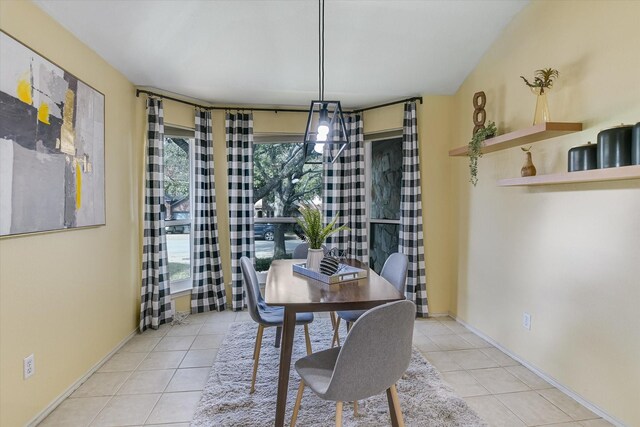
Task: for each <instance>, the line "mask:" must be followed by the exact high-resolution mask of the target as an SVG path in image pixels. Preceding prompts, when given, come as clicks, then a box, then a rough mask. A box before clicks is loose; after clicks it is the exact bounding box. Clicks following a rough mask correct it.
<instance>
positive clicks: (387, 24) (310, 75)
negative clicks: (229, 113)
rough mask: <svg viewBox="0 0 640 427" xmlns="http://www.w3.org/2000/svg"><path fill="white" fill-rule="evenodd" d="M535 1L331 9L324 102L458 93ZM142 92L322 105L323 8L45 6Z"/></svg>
mask: <svg viewBox="0 0 640 427" xmlns="http://www.w3.org/2000/svg"><path fill="white" fill-rule="evenodd" d="M527 1H528V0H457V1H456V0H431V1H418V0H414V1H405V0H397V1H393V0H387V1H365V0H361V1H355V0H354V1H344V0H326V8H325V9H326V12H325V40H326V41H325V99H339V100H341V101H342V103H343V106H344V107H345V108H353V107H364V106H368V105H372V104H377V103H383V102H388V101H393V100H396V99H400V98H405V97H409V96H414V95H420V94H425V93H428V94H452V93H455V91H456V90H457V89H458V87H459V86H460V85H461V84H462V82H463V81H464V79H465V78H466V76H467V75H468V74H469V72H470V71H471V70H472V69H473V68H474V67H475V65H476V64H477V62H478V61H479V59H480V57H481V56H482V55H483V53H484V52H485V51H486V50H487V48H488V47H489V46H490V45H491V43H492V42H493V41H494V40H495V39H496V37H497V36H498V35H499V34H500V32H501V31H502V30H503V28H504V27H505V26H506V25H507V23H508V22H509V21H510V20H511V19H512V18H513V16H514V15H515V14H516V13H518V12H519V11H520V10H521V9H522V8H523V7H524V6H525V5H526V4H527ZM35 2H36V4H38V6H40V7H41V8H42V9H43V10H44V11H45V12H47V13H48V14H49V15H51V16H52V17H53V18H54V19H55V20H57V21H58V22H60V23H61V24H62V25H63V26H64V27H66V28H67V29H68V30H69V31H71V32H72V33H73V34H75V35H76V37H78V38H79V39H80V40H82V41H83V42H84V43H86V44H87V45H89V46H90V47H91V48H92V49H93V50H95V51H96V52H97V53H98V54H99V55H100V56H102V57H103V58H104V59H105V60H106V61H107V62H109V63H110V64H112V65H113V66H114V67H115V68H117V69H118V70H119V71H121V72H122V73H123V74H124V75H125V76H126V77H127V78H128V79H129V80H130V81H131V82H133V83H134V84H135V85H138V86H151V87H155V88H160V89H163V90H166V91H170V92H174V93H177V94H182V95H186V96H189V97H193V98H197V99H201V100H205V101H208V102H211V103H216V104H265V105H300V106H307V105H308V104H309V102H310V101H311V100H312V99H317V97H318V2H317V1H315V0H297V1H296V0H290V1H283V0H279V1H276V0H272V1H268V0H265V1H257V0H256V1H240V0H236V1H222V0H219V1H194V0H182V1H173V0H164V1H151V0H135V1H132V0H130V1H113V0H85V1H77V0H56V1H53V0H36V1H35Z"/></svg>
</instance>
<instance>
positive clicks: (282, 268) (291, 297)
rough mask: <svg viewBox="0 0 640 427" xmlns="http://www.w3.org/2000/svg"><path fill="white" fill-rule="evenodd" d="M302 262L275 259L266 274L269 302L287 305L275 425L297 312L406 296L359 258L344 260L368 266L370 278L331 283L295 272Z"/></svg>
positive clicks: (280, 421) (361, 306) (281, 410)
mask: <svg viewBox="0 0 640 427" xmlns="http://www.w3.org/2000/svg"><path fill="white" fill-rule="evenodd" d="M302 262H304V261H302V260H275V261H273V262H272V263H271V268H270V269H269V273H268V274H267V284H266V288H265V302H266V303H267V304H268V305H273V306H281V307H284V324H283V327H282V343H281V347H280V371H279V375H278V398H277V403H276V419H275V425H276V427H281V426H283V425H284V416H285V408H286V405H287V391H288V389H289V371H290V369H291V352H292V349H293V335H294V333H295V325H296V313H299V312H322V311H343V310H367V309H370V308H373V307H376V306H378V305H381V304H386V303H388V302H392V301H398V300H402V299H404V298H405V297H404V295H402V294H401V293H400V292H399V291H398V290H397V289H396V288H395V287H394V286H393V285H392V284H391V283H389V282H388V281H387V280H385V279H384V278H382V277H380V276H379V275H378V274H376V272H375V271H373V270H371V269H369V267H368V266H367V265H365V264H363V263H361V262H359V261H355V260H346V261H343V262H344V263H345V264H348V265H351V266H354V267H358V268H362V269H367V270H368V275H367V277H365V278H362V279H358V280H351V281H346V282H341V283H338V284H331V285H329V284H327V283H324V282H321V281H319V280H315V279H312V278H310V277H306V276H304V275H301V274H298V273H294V272H293V264H296V263H302Z"/></svg>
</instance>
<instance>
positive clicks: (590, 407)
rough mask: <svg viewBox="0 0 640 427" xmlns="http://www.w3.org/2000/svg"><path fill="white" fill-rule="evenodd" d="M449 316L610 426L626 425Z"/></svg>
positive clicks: (491, 340)
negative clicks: (607, 422)
mask: <svg viewBox="0 0 640 427" xmlns="http://www.w3.org/2000/svg"><path fill="white" fill-rule="evenodd" d="M449 316H451V317H452V318H454V319H456V321H457V322H458V323H460V324H461V325H463V326H464V327H465V328H467V329H469V330H470V331H471V332H473V333H474V334H476V335H478V336H479V337H480V338H482V339H484V340H485V341H487V342H488V343H489V344H491V345H493V346H494V347H496V348H498V349H499V350H500V351H502V352H503V353H505V354H507V355H508V356H509V357H511V358H512V359H514V360H516V361H518V362H520V363H521V364H522V365H523V366H525V367H527V368H528V369H529V370H531V371H533V372H534V373H535V374H536V375H538V376H539V377H540V378H542V379H543V380H545V381H546V382H548V383H549V384H551V385H552V386H554V387H555V388H557V389H558V390H560V391H562V392H563V393H564V394H566V395H568V396H569V397H571V398H573V399H574V400H576V401H577V402H578V403H580V404H581V405H582V406H584V407H585V408H587V409H588V410H590V411H591V412H593V413H595V414H596V415H598V416H600V417H602V418H604V419H605V420H607V421H609V422H610V423H611V424H613V425H615V426H616V427H626V425H625V424H624V423H623V422H622V421H620V420H618V419H616V418H615V417H612V416H611V415H609V414H608V413H606V412H605V411H604V410H602V409H601V408H599V407H598V406H596V405H594V404H593V403H591V402H589V401H588V400H587V399H585V398H584V397H582V396H581V395H580V394H578V393H576V392H575V391H573V390H571V389H570V388H569V387H567V386H565V385H564V384H562V383H561V382H559V381H558V380H556V379H555V378H553V377H552V376H551V375H549V374H547V373H546V372H544V371H542V370H541V369H539V368H538V367H536V366H534V365H532V364H531V363H529V362H528V361H527V360H525V359H523V358H522V357H520V356H518V355H517V354H515V353H513V352H511V351H510V350H509V349H507V348H505V347H503V346H502V345H500V343H498V342H496V341H494V340H493V339H492V338H491V337H489V336H487V335H485V334H484V333H483V332H482V331H479V330H478V329H476V328H474V327H473V326H471V325H469V324H467V323H465V322H463V321H462V320H460V319H457V318H456V316H454V315H453V314H451V313H449Z"/></svg>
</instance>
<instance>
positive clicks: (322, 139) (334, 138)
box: [304, 0, 349, 163]
mask: <svg viewBox="0 0 640 427" xmlns="http://www.w3.org/2000/svg"><path fill="white" fill-rule="evenodd" d="M318 98H319V99H318V100H314V101H311V105H310V106H309V118H308V119H307V129H306V131H305V133H304V152H305V153H309V149H310V148H311V146H312V147H313V150H314V151H315V152H317V153H320V154H322V153H323V152H324V149H325V145H329V150H328V153H329V161H331V163H333V162H335V161H336V159H337V158H338V157H339V156H340V154H341V153H342V152H343V151H344V149H345V148H346V147H347V145H349V139H348V137H347V126H346V125H345V122H344V116H343V115H342V106H341V105H340V101H326V100H325V99H324V0H318ZM334 146H337V147H338V151H337V152H336V153H335V154H334V153H333V151H335V150H334Z"/></svg>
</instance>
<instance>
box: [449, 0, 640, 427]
mask: <svg viewBox="0 0 640 427" xmlns="http://www.w3.org/2000/svg"><path fill="white" fill-rule="evenodd" d="M638 16H640V2H636V1H591V2H584V1H555V2H547V1H534V2H532V3H531V4H530V5H529V6H527V7H526V8H525V9H524V10H523V11H522V12H521V13H520V14H519V15H518V16H516V18H515V19H514V20H513V21H512V22H511V23H510V24H509V26H508V27H507V28H506V30H505V31H504V33H503V34H502V35H501V37H500V38H499V39H498V40H497V41H496V42H495V43H494V45H493V46H492V47H491V48H490V50H489V51H488V52H487V53H486V54H485V55H484V57H483V58H482V60H481V62H480V63H479V65H478V66H477V68H476V69H475V70H474V71H473V72H472V73H471V75H470V76H468V78H467V79H466V81H465V82H464V84H463V85H462V87H461V88H460V90H459V91H458V93H457V94H456V96H455V110H456V114H455V121H454V123H455V124H456V126H455V127H454V138H453V140H452V141H451V147H452V148H453V147H456V146H460V145H464V144H466V142H467V141H468V140H469V138H470V135H471V130H472V127H473V124H472V120H471V118H472V112H473V107H472V102H471V100H472V96H473V93H474V92H476V91H480V90H483V91H485V92H486V94H487V105H488V107H487V116H488V118H489V119H491V120H495V121H496V123H497V126H498V129H499V132H500V133H505V132H508V131H510V130H514V129H518V128H523V127H527V126H529V125H530V124H531V120H532V118H533V110H534V105H535V97H534V96H533V95H532V94H531V93H530V92H529V90H528V88H526V87H525V86H524V84H523V83H522V81H521V80H520V78H519V76H520V75H525V76H531V75H532V74H533V71H534V70H536V69H539V68H543V67H554V68H557V69H558V70H559V71H560V78H559V79H558V81H557V84H556V85H555V87H554V88H553V90H552V91H551V92H550V94H549V104H550V105H549V106H550V111H551V118H552V120H555V121H579V122H583V123H584V131H583V132H580V133H576V134H572V135H569V136H564V137H560V138H556V139H553V140H549V141H544V142H539V143H537V144H535V145H533V149H532V151H533V159H534V163H535V165H536V167H537V168H538V174H545V173H554V172H561V171H565V170H566V161H567V150H568V149H569V148H570V147H572V146H575V145H579V144H583V143H586V142H587V141H593V142H594V143H595V142H596V135H597V133H598V131H599V130H601V129H604V128H607V127H611V126H614V125H618V124H620V123H622V122H624V123H635V122H637V121H640V83H639V80H638V76H639V75H640V73H639V70H640V48H639V46H640V27H639V26H638ZM441 160H442V161H448V162H450V164H451V166H452V168H453V181H454V184H453V185H454V191H455V194H456V195H457V197H456V199H455V201H454V209H455V210H454V212H456V213H457V215H456V216H457V218H456V219H455V228H456V229H457V230H458V233H459V237H458V239H457V250H456V253H457V254H458V258H457V261H456V264H457V268H456V272H455V273H454V274H455V275H456V276H457V286H456V287H454V288H453V289H452V290H451V291H452V306H451V310H452V312H454V313H457V315H458V317H459V318H460V319H462V320H464V321H465V322H467V323H468V324H470V325H472V326H473V327H475V328H477V329H479V330H480V331H482V332H484V333H485V334H487V335H489V336H490V337H491V338H493V339H494V340H496V341H497V342H499V343H500V344H502V345H503V346H504V347H506V348H508V349H510V350H511V351H512V352H514V353H515V354H517V355H519V356H521V357H523V358H524V359H525V360H527V361H529V362H530V363H532V364H533V365H534V366H536V367H538V368H539V369H541V370H542V371H543V372H546V373H548V374H549V375H551V376H552V377H553V378H555V379H557V380H558V381H559V382H560V383H562V384H564V385H566V386H567V387H569V388H570V389H572V390H574V391H575V392H577V393H578V394H579V395H581V396H583V397H584V398H586V399H587V400H588V401H590V402H592V403H594V404H595V405H597V406H599V407H600V408H602V409H604V410H605V411H606V412H607V413H609V414H611V415H612V416H614V417H616V418H618V419H619V420H621V421H623V422H624V423H626V424H627V425H629V426H631V425H634V426H637V425H640V406H639V405H638V402H640V362H639V361H640V321H639V317H638V312H639V311H638V307H639V306H640V279H639V278H640V243H639V242H640V227H639V226H638V220H639V218H640V191H639V189H640V181H639V180H633V181H622V182H609V183H590V184H566V185H560V186H546V187H537V188H527V187H525V188H505V187H498V186H496V180H497V179H501V178H507V177H515V176H519V171H520V168H521V166H522V164H523V162H524V156H523V154H522V152H521V151H520V149H519V148H513V149H511V150H506V151H501V152H497V153H492V154H488V155H486V156H484V157H483V158H482V159H480V163H479V170H480V175H479V178H480V182H479V183H478V186H477V187H476V188H473V187H472V186H471V184H469V183H468V179H469V177H468V164H467V161H466V159H462V158H450V159H446V157H444V156H443V157H442V158H441ZM524 311H527V312H529V313H530V314H531V315H532V329H531V331H527V330H525V329H524V328H523V327H522V326H521V318H522V313H523V312H524Z"/></svg>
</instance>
